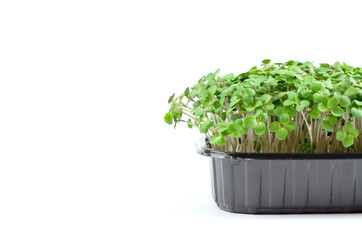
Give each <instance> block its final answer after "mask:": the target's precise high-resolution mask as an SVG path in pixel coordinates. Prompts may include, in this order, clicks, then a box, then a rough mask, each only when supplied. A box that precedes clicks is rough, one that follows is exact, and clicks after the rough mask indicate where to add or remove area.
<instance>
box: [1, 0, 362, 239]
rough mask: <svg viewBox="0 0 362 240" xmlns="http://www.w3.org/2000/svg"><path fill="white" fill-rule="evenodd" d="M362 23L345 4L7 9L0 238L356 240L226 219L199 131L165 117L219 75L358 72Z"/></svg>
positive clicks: (275, 222)
mask: <svg viewBox="0 0 362 240" xmlns="http://www.w3.org/2000/svg"><path fill="white" fill-rule="evenodd" d="M360 13H361V3H360V1H348V0H344V1H317V0H314V1H277V0H274V1H257V0H253V1H197V0H193V1H188V0H184V1H171V0H168V1H159V0H153V1H106V0H102V1H92V0H88V1H79V0H71V1H67V0H62V1H17V0H11V1H6V0H4V1H0V239H1V240H8V239H37V240H40V239H47V240H48V239H87V240H88V239H307V238H308V239H317V238H318V239H320V238H323V239H341V238H343V239H351V238H352V236H354V238H355V237H356V236H355V235H357V234H358V233H360V231H359V228H360V226H361V223H362V215H361V214H350V215H348V214H329V215H317V214H315V215H263V216H259V215H243V214H231V213H227V212H223V211H221V210H219V209H218V208H217V207H216V204H215V203H214V202H213V200H212V197H211V184H210V174H209V163H208V159H207V158H205V157H202V156H199V155H197V154H196V153H195V148H194V143H195V142H196V140H197V138H198V132H197V130H195V129H192V130H189V129H187V128H186V127H184V126H181V125H180V126H178V127H177V129H176V130H173V128H172V127H171V126H168V125H166V124H165V123H164V122H163V116H164V114H165V113H166V112H167V110H168V104H167V99H168V97H169V96H170V95H171V94H172V93H173V92H176V93H180V92H182V91H183V90H184V88H185V87H187V86H190V85H193V84H194V83H196V81H197V80H198V79H199V78H200V77H202V76H203V75H204V74H207V73H208V72H211V71H215V70H216V69H217V68H221V74H225V73H229V72H234V73H235V74H238V73H241V72H243V71H246V70H248V69H250V68H251V67H252V66H254V65H259V64H260V61H261V60H263V59H265V58H270V59H272V60H273V61H275V62H281V61H288V60H290V59H294V60H300V61H307V60H310V61H315V63H319V62H329V63H334V61H337V60H338V61H345V62H347V63H348V64H350V65H354V66H361V64H362V59H361V55H362V48H361V34H360V33H361V21H362V20H361V14H360ZM359 235H360V234H359ZM357 236H358V235H357Z"/></svg>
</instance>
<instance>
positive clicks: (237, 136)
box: [233, 131, 241, 138]
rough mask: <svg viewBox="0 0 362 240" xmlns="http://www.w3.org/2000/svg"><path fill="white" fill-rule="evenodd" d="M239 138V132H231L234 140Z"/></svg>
mask: <svg viewBox="0 0 362 240" xmlns="http://www.w3.org/2000/svg"><path fill="white" fill-rule="evenodd" d="M240 136H241V132H239V131H236V132H233V137H234V138H239V137H240Z"/></svg>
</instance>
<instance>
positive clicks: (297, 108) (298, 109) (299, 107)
mask: <svg viewBox="0 0 362 240" xmlns="http://www.w3.org/2000/svg"><path fill="white" fill-rule="evenodd" d="M303 109H304V107H303V106H302V105H297V106H296V107H295V110H297V112H301V111H303Z"/></svg>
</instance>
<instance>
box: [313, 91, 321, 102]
mask: <svg viewBox="0 0 362 240" xmlns="http://www.w3.org/2000/svg"><path fill="white" fill-rule="evenodd" d="M322 98H323V95H322V94H320V93H315V94H313V100H314V101H316V102H321V101H322Z"/></svg>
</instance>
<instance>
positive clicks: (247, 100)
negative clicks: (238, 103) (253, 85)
mask: <svg viewBox="0 0 362 240" xmlns="http://www.w3.org/2000/svg"><path fill="white" fill-rule="evenodd" d="M243 101H244V102H245V103H246V104H249V105H252V104H253V97H252V96H251V95H249V94H245V95H244V96H243Z"/></svg>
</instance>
